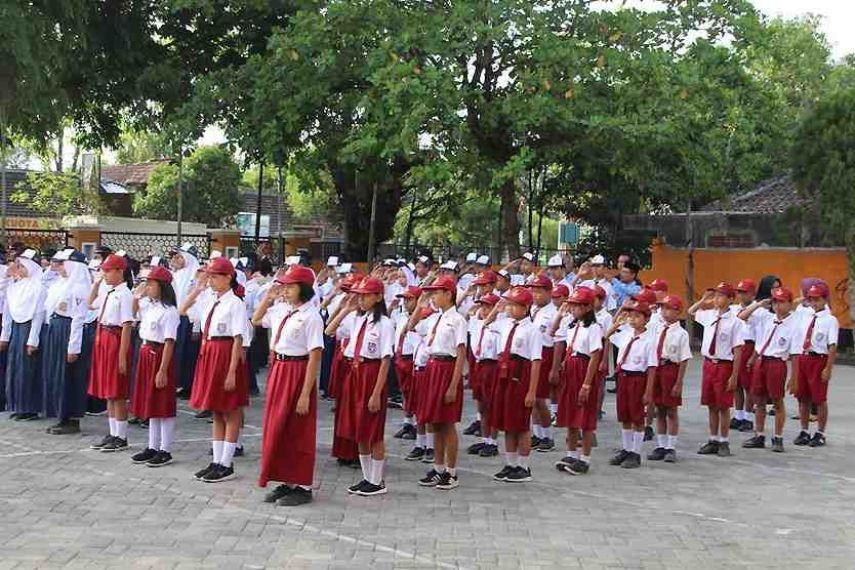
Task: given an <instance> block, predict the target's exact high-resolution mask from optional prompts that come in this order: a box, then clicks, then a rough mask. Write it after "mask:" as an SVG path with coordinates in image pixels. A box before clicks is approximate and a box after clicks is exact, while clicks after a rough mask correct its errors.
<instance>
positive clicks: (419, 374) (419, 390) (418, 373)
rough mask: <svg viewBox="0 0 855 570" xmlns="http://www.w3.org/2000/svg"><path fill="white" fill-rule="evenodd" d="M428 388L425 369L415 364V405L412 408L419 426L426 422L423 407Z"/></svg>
mask: <svg viewBox="0 0 855 570" xmlns="http://www.w3.org/2000/svg"><path fill="white" fill-rule="evenodd" d="M426 386H427V376H426V375H425V369H424V368H421V369H420V368H417V367H416V365H415V364H413V397H412V399H413V403H412V405H411V406H410V407H411V408H412V409H413V413H414V414H416V422H417V423H419V424H424V423H425V421H424V420H423V419H422V418H423V417H424V415H423V414H424V410H423V409H422V406H423V405H424V401H425V392H426V391H427V390H426V388H425V387H426Z"/></svg>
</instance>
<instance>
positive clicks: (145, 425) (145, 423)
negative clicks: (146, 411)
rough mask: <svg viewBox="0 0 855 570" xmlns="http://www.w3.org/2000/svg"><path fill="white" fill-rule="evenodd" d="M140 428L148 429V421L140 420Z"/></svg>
mask: <svg viewBox="0 0 855 570" xmlns="http://www.w3.org/2000/svg"><path fill="white" fill-rule="evenodd" d="M139 425H140V427H141V428H145V429H148V420H140V424H139Z"/></svg>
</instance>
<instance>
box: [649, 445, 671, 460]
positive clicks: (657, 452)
mask: <svg viewBox="0 0 855 570" xmlns="http://www.w3.org/2000/svg"><path fill="white" fill-rule="evenodd" d="M666 453H668V450H667V449H665V448H664V447H657V448H656V449H654V450H653V451H652V452H650V453H648V454H647V460H648V461H662V460H663V459H665V454H666Z"/></svg>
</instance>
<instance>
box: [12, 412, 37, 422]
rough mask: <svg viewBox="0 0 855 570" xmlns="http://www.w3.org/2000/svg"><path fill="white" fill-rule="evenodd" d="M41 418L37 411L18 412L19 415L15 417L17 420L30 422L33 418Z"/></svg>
mask: <svg viewBox="0 0 855 570" xmlns="http://www.w3.org/2000/svg"><path fill="white" fill-rule="evenodd" d="M37 419H39V415H38V414H36V413H28V414H18V417H17V418H15V421H16V422H30V421H33V420H37Z"/></svg>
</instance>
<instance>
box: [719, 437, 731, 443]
mask: <svg viewBox="0 0 855 570" xmlns="http://www.w3.org/2000/svg"><path fill="white" fill-rule="evenodd" d="M718 442H719V443H728V442H730V438H729V437H724V436H723V435H721V436H719V438H718Z"/></svg>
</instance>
